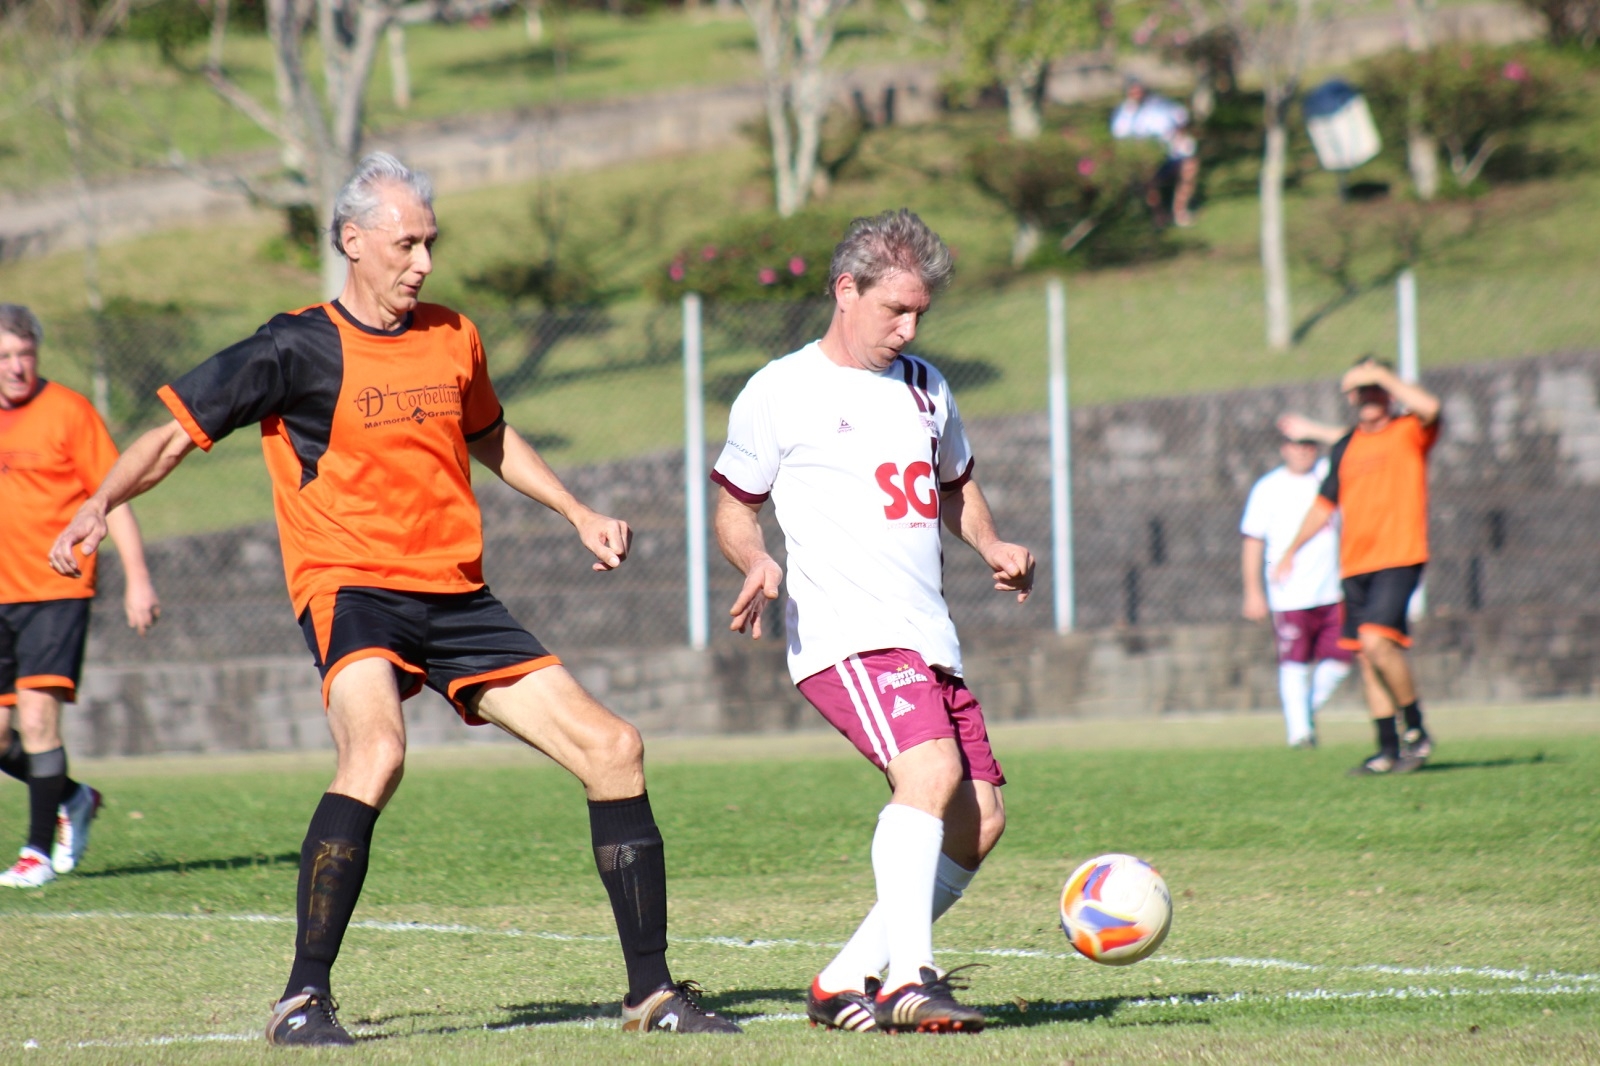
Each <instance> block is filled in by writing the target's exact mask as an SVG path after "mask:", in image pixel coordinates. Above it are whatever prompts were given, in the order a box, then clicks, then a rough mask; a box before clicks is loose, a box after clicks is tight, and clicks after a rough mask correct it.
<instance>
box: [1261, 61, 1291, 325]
mask: <svg viewBox="0 0 1600 1066" xmlns="http://www.w3.org/2000/svg"><path fill="white" fill-rule="evenodd" d="M1288 103H1289V102H1288V100H1287V98H1283V97H1280V96H1278V95H1277V94H1274V93H1272V92H1270V91H1269V93H1268V97H1267V104H1266V126H1267V145H1266V151H1265V152H1264V153H1263V155H1262V159H1261V275H1262V279H1263V281H1264V283H1265V285H1266V306H1267V347H1268V348H1270V349H1272V350H1273V351H1275V352H1286V351H1288V350H1289V342H1290V340H1291V337H1292V333H1291V325H1290V309H1289V254H1288V247H1287V242H1286V241H1285V238H1284V225H1283V176H1284V169H1285V164H1286V159H1287V155H1288V142H1289V131H1288V130H1287V129H1286V128H1285V125H1284V112H1285V111H1286V110H1287V109H1288Z"/></svg>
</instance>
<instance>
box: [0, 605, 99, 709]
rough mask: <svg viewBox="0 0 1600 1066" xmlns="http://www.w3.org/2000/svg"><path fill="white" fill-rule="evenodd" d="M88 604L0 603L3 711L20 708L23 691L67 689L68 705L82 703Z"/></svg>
mask: <svg viewBox="0 0 1600 1066" xmlns="http://www.w3.org/2000/svg"><path fill="white" fill-rule="evenodd" d="M89 603H90V601H89V600H87V599H72V600H39V601H37V602H35V603H0V707H9V706H11V705H12V704H14V703H16V702H17V689H19V688H60V689H66V691H67V702H68V703H72V702H74V701H75V700H76V699H77V696H78V675H79V674H80V673H82V671H83V646H84V643H85V642H86V641H87V640H88V639H89Z"/></svg>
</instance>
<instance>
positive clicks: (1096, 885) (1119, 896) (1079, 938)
mask: <svg viewBox="0 0 1600 1066" xmlns="http://www.w3.org/2000/svg"><path fill="white" fill-rule="evenodd" d="M1171 928H1172V894H1171V893H1170V892H1168V891H1167V883H1166V882H1165V881H1163V880H1162V879H1161V875H1160V874H1159V873H1157V872H1156V870H1155V867H1153V866H1151V865H1150V864H1149V863H1147V862H1145V861H1144V860H1142V859H1136V858H1134V857H1133V856H1132V855H1101V856H1099V857H1098V858H1093V859H1090V860H1089V861H1088V862H1086V863H1084V864H1083V865H1082V866H1080V867H1078V868H1077V869H1076V870H1074V871H1073V873H1072V876H1071V877H1069V878H1067V884H1066V887H1065V888H1063V889H1062V890H1061V930H1062V932H1064V933H1066V934H1067V939H1068V940H1070V941H1072V946H1073V947H1075V948H1077V949H1078V952H1079V953H1080V954H1081V955H1083V956H1084V958H1087V959H1090V960H1092V961H1094V962H1099V963H1104V964H1105V965H1107V966H1127V965H1130V964H1132V963H1135V962H1138V961H1139V960H1140V959H1143V958H1147V957H1148V956H1149V955H1151V954H1152V953H1153V952H1154V951H1155V950H1156V948H1158V947H1160V946H1161V942H1162V941H1163V940H1165V939H1166V938H1167V931H1168V930H1169V929H1171Z"/></svg>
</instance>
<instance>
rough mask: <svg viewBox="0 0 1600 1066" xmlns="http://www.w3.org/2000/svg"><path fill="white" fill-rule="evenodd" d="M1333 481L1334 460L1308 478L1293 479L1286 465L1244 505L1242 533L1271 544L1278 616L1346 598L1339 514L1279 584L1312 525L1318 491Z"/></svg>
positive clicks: (1270, 601)
mask: <svg viewBox="0 0 1600 1066" xmlns="http://www.w3.org/2000/svg"><path fill="white" fill-rule="evenodd" d="M1327 476H1328V460H1326V459H1318V460H1317V465H1316V466H1314V467H1312V468H1311V472H1310V473H1307V474H1298V475H1297V474H1292V473H1290V472H1289V468H1288V467H1286V466H1280V467H1278V468H1277V469H1276V470H1273V471H1271V472H1270V473H1267V474H1265V475H1263V476H1262V478H1261V480H1260V481H1257V482H1256V484H1255V487H1254V488H1252V489H1251V490H1250V499H1249V501H1248V502H1247V503H1246V504H1245V505H1244V519H1243V520H1242V521H1241V522H1240V523H1239V532H1240V533H1243V534H1244V535H1245V536H1247V537H1254V538H1256V539H1257V540H1262V541H1265V542H1266V545H1267V548H1266V553H1265V554H1266V567H1267V582H1266V584H1267V606H1269V607H1271V608H1272V610H1273V611H1275V612H1276V611H1304V610H1307V609H1308V608H1311V607H1322V606H1324V605H1326V604H1330V603H1339V602H1340V601H1342V600H1343V599H1344V590H1343V587H1342V586H1341V585H1340V584H1339V516H1338V515H1334V516H1333V518H1332V519H1331V520H1330V521H1329V522H1328V524H1327V525H1326V526H1324V527H1323V528H1322V530H1321V531H1320V532H1318V533H1317V535H1316V536H1314V537H1312V538H1311V539H1310V540H1308V541H1306V542H1305V544H1304V545H1302V546H1301V548H1300V550H1299V551H1298V552H1295V556H1294V569H1293V570H1292V571H1291V572H1290V573H1289V580H1288V581H1285V582H1284V583H1283V584H1281V585H1278V584H1274V583H1273V581H1272V579H1271V575H1272V568H1273V567H1275V566H1277V565H1278V560H1279V559H1282V558H1283V553H1284V551H1285V549H1287V548H1288V547H1289V545H1290V544H1292V543H1294V538H1295V534H1297V533H1299V532H1300V524H1301V523H1302V522H1304V521H1305V520H1306V512H1307V511H1309V510H1311V504H1312V502H1313V501H1314V500H1315V499H1316V498H1317V490H1318V489H1319V488H1321V487H1322V481H1323V479H1324V478H1326V477H1327Z"/></svg>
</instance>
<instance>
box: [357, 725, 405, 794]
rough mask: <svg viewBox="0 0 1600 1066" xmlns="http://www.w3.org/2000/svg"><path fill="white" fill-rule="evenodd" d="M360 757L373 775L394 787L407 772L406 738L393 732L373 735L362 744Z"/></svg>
mask: <svg viewBox="0 0 1600 1066" xmlns="http://www.w3.org/2000/svg"><path fill="white" fill-rule="evenodd" d="M358 757H359V758H360V760H361V763H362V765H363V766H365V767H366V768H367V771H368V772H369V773H370V774H371V775H372V776H373V777H375V778H378V779H380V780H382V781H384V782H385V783H386V784H387V785H388V787H389V788H391V789H392V788H394V787H395V786H396V785H398V784H399V783H400V778H401V777H402V776H404V774H405V772H406V741H405V738H404V737H402V736H399V735H396V734H393V733H384V734H382V735H380V736H377V737H373V738H371V739H370V740H368V741H367V742H366V743H365V744H363V745H361V749H360V752H359V756H358Z"/></svg>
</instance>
